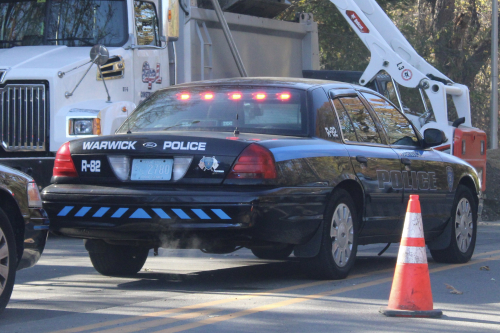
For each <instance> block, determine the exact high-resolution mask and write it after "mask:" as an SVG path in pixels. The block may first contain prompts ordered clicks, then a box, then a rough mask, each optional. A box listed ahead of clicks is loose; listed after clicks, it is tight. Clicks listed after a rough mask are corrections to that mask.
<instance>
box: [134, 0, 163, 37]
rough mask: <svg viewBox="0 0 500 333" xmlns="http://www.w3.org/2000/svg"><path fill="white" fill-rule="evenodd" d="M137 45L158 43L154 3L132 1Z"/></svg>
mask: <svg viewBox="0 0 500 333" xmlns="http://www.w3.org/2000/svg"><path fill="white" fill-rule="evenodd" d="M134 12H135V28H136V30H137V45H153V46H160V45H159V37H158V18H157V16H156V8H155V5H154V3H152V2H146V1H134Z"/></svg>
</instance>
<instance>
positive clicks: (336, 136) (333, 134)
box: [311, 88, 340, 142]
mask: <svg viewBox="0 0 500 333" xmlns="http://www.w3.org/2000/svg"><path fill="white" fill-rule="evenodd" d="M311 95H312V101H313V103H312V106H313V110H316V131H315V132H316V136H317V137H318V138H321V139H325V140H330V141H335V142H340V132H339V127H338V122H337V116H336V114H335V112H334V111H333V109H332V105H331V104H330V100H329V99H328V96H327V95H326V92H325V91H324V90H323V89H322V88H318V89H315V90H313V91H312V93H311Z"/></svg>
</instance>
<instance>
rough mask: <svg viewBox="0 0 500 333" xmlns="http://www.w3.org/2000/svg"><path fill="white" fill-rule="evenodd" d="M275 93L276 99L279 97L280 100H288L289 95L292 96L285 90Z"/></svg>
mask: <svg viewBox="0 0 500 333" xmlns="http://www.w3.org/2000/svg"><path fill="white" fill-rule="evenodd" d="M277 95H278V99H280V100H282V101H288V100H289V99H290V97H292V95H290V93H287V92H284V93H281V94H277Z"/></svg>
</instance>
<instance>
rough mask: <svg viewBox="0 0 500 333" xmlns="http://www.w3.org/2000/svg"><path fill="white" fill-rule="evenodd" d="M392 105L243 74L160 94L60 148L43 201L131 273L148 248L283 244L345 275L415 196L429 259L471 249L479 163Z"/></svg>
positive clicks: (325, 84) (392, 229) (110, 262)
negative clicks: (450, 149)
mask: <svg viewBox="0 0 500 333" xmlns="http://www.w3.org/2000/svg"><path fill="white" fill-rule="evenodd" d="M442 142H443V133H442V132H441V131H439V130H435V129H430V130H427V131H426V132H425V133H424V137H422V136H421V134H420V133H418V131H416V130H415V129H414V128H413V126H412V125H411V124H410V122H409V121H408V119H407V118H406V117H405V116H404V115H403V114H402V113H400V112H399V111H398V110H397V109H396V107H394V105H393V104H391V102H389V101H388V100H387V99H385V98H384V97H383V96H381V95H379V94H377V93H375V92H374V91H371V90H369V89H366V88H363V87H359V86H355V85H350V84H345V83H339V82H331V81H319V80H306V79H282V78H281V79H272V78H243V79H233V80H216V81H206V82H196V83H191V84H185V85H179V86H176V87H173V88H168V89H164V90H161V91H158V92H156V93H155V94H153V95H152V96H151V98H149V99H148V100H147V101H145V102H144V103H143V104H141V105H140V106H139V107H138V108H137V109H136V110H135V111H134V113H133V114H131V115H130V117H129V118H128V119H127V121H126V122H125V123H124V124H123V125H122V126H121V128H120V129H119V130H118V132H117V134H116V135H112V136H107V137H93V138H89V139H81V140H75V141H72V142H68V143H66V144H64V145H63V146H62V147H61V148H60V149H59V151H58V153H57V157H56V162H55V166H54V175H53V178H52V182H53V185H51V186H49V187H47V188H45V189H44V191H43V201H44V206H45V207H46V209H47V211H48V214H49V217H50V218H51V221H52V223H51V228H52V230H53V231H54V232H56V233H59V234H63V235H67V236H72V237H79V238H83V239H85V246H86V249H87V250H88V252H89V255H90V258H91V260H92V263H93V265H94V267H95V268H96V269H97V271H99V272H100V273H102V274H105V275H121V274H133V273H136V272H138V271H139V270H140V269H141V267H142V266H143V264H144V262H145V261H146V258H147V255H148V251H149V250H150V249H151V248H154V249H155V250H156V249H157V248H158V247H175V248H198V249H201V250H203V251H205V252H209V253H229V252H232V251H235V250H237V249H238V248H240V247H247V248H250V249H251V250H252V252H253V253H254V254H255V255H256V256H257V257H260V258H271V259H281V258H286V257H288V256H289V255H290V254H291V253H292V251H293V252H294V255H295V256H296V257H301V258H307V259H306V260H305V262H306V263H307V264H308V265H310V266H311V268H310V269H309V271H311V272H312V273H313V274H314V275H315V276H316V277H319V278H344V277H345V276H347V274H348V272H349V270H350V269H351V267H352V265H353V263H354V260H355V257H356V250H357V246H358V245H362V244H369V243H380V242H399V240H400V237H401V231H402V227H403V221H404V214H405V210H406V205H407V202H408V198H409V195H410V194H418V195H419V196H420V202H421V206H422V214H423V221H424V229H425V237H426V242H427V244H428V247H429V248H430V250H431V253H432V256H433V258H434V259H435V260H436V261H440V262H453V263H461V262H466V261H468V260H469V259H470V258H471V256H472V253H473V251H474V246H475V240H476V229H477V219H478V215H480V211H481V207H482V199H481V192H480V188H481V186H480V185H481V184H480V180H479V179H478V176H477V173H476V171H475V170H474V169H473V168H472V167H471V166H470V165H468V164H467V163H465V162H464V161H462V160H460V159H458V158H455V157H453V156H450V155H448V154H442V153H440V152H437V151H434V150H433V149H432V148H431V147H432V146H433V145H438V144H440V143H442Z"/></svg>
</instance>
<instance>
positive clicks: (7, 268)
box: [0, 209, 17, 313]
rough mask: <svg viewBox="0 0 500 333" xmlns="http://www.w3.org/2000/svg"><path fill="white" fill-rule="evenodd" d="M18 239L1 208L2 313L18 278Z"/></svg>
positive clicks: (0, 298)
mask: <svg viewBox="0 0 500 333" xmlns="http://www.w3.org/2000/svg"><path fill="white" fill-rule="evenodd" d="M16 268H17V255H16V240H15V237H14V232H13V231H12V225H11V224H10V221H9V218H8V217H7V215H5V213H4V212H3V210H2V209H0V313H2V311H3V310H4V309H5V307H6V306H7V303H9V299H10V295H11V294H12V288H14V280H15V278H16Z"/></svg>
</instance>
